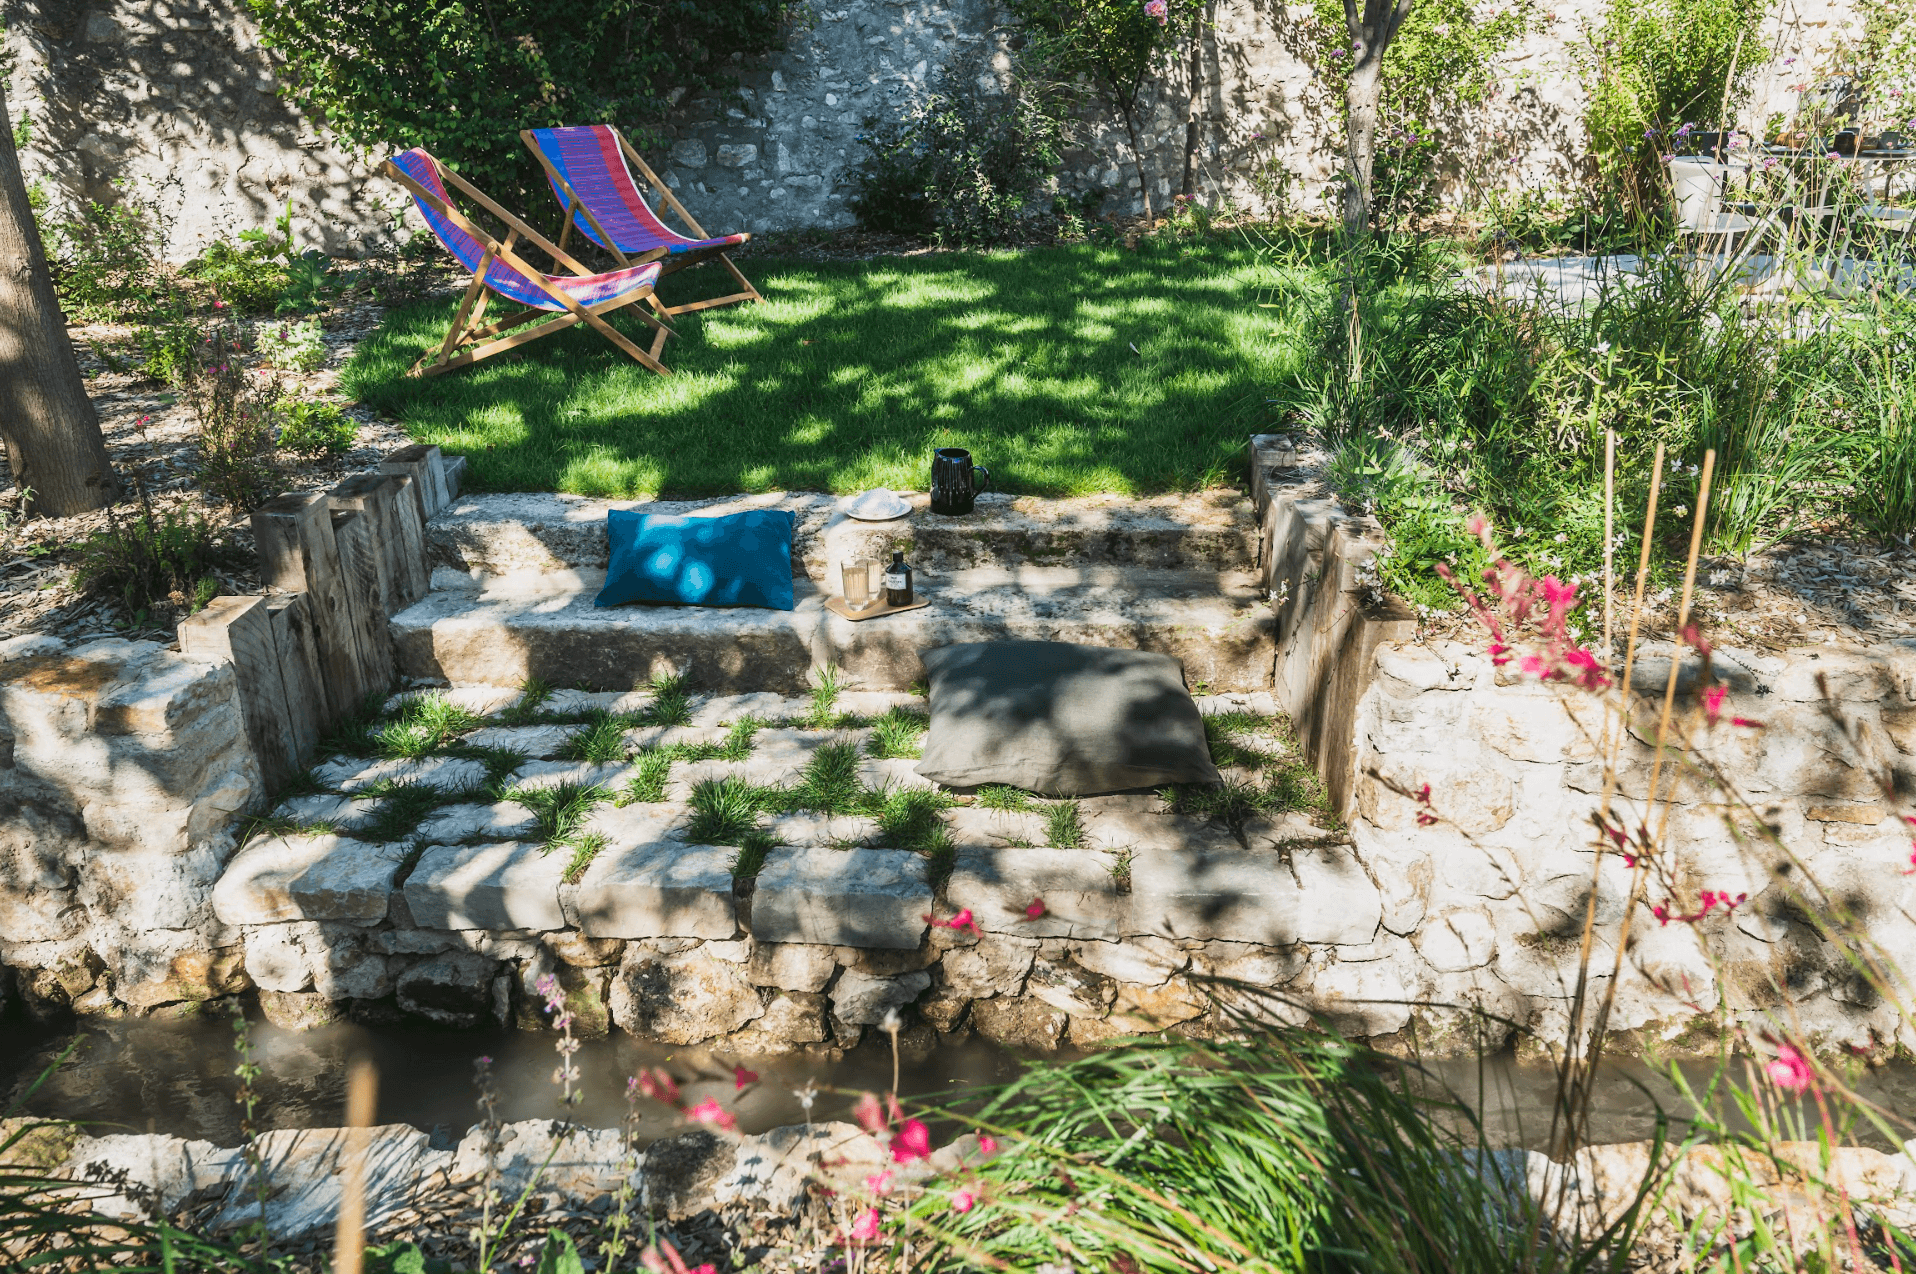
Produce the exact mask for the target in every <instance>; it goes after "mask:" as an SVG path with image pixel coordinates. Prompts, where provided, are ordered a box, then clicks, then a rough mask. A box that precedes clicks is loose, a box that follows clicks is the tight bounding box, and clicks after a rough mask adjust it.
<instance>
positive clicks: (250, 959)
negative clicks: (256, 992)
mask: <svg viewBox="0 0 1916 1274" xmlns="http://www.w3.org/2000/svg"><path fill="white" fill-rule="evenodd" d="M299 930H300V926H297V925H291V924H283V925H261V926H259V927H258V928H256V929H249V930H247V933H246V975H247V976H248V977H250V978H251V979H252V980H253V984H254V985H255V986H257V987H259V989H260V990H262V991H306V990H310V989H311V988H312V985H313V970H312V964H311V962H310V961H309V960H308V959H307V957H306V947H305V944H304V943H302V942H301V941H300V932H299Z"/></svg>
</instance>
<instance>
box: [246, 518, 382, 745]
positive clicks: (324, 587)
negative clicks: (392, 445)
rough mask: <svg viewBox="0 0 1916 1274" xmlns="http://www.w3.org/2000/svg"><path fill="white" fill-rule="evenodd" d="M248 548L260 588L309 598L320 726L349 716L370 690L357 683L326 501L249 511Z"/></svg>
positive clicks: (348, 615) (354, 648)
mask: <svg viewBox="0 0 1916 1274" xmlns="http://www.w3.org/2000/svg"><path fill="white" fill-rule="evenodd" d="M253 543H254V546H255V548H256V550H257V552H258V554H259V570H260V578H261V579H262V580H263V581H264V582H265V583H266V584H268V585H270V586H271V587H273V588H280V589H285V590H286V591H287V592H289V593H306V594H308V595H309V596H310V597H311V599H312V610H313V633H314V637H315V642H314V644H315V646H316V648H317V651H318V655H319V674H320V692H321V694H322V695H323V696H324V697H325V701H326V720H327V721H328V722H332V721H337V720H339V719H340V718H341V717H344V716H348V715H350V714H351V713H352V712H353V711H355V710H356V709H357V708H358V707H359V703H360V701H361V700H362V699H363V698H365V696H366V692H367V691H368V690H369V689H371V687H369V686H367V685H365V684H364V682H363V681H362V680H361V677H360V666H361V665H360V659H359V643H358V640H357V638H356V637H355V636H354V632H353V623H352V610H351V605H350V603H349V601H348V599H347V595H346V588H347V584H346V578H345V574H344V572H343V570H342V569H341V566H340V561H339V545H338V542H337V541H336V540H334V538H333V523H332V519H331V517H330V515H329V510H328V509H327V506H326V497H325V496H324V495H321V494H319V493H318V492H308V493H305V494H297V495H282V496H278V497H276V498H274V499H271V500H268V501H267V502H266V503H265V504H262V505H261V506H260V507H259V508H257V509H255V510H254V511H253Z"/></svg>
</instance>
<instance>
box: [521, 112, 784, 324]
mask: <svg viewBox="0 0 1916 1274" xmlns="http://www.w3.org/2000/svg"><path fill="white" fill-rule="evenodd" d="M519 136H520V137H521V138H522V139H523V140H524V141H525V144H526V147H527V149H529V150H531V151H532V154H533V157H534V158H536V159H537V160H538V161H539V166H540V167H542V168H544V169H545V170H546V180H547V181H549V182H551V183H552V193H553V194H555V195H557V196H558V197H559V202H560V203H561V204H563V205H564V206H565V212H566V223H565V229H564V230H562V231H560V233H559V246H560V247H564V246H565V243H566V239H567V237H568V236H570V235H571V233H572V231H573V230H574V229H575V228H576V229H577V230H578V231H579V233H580V234H582V235H584V236H585V237H586V238H588V239H590V240H591V241H592V242H594V243H596V244H598V245H599V246H600V247H601V248H604V249H605V250H606V251H608V252H610V253H611V254H612V255H613V256H615V257H617V258H618V260H619V264H620V265H632V264H639V263H643V262H647V261H659V262H662V263H663V267H664V268H663V271H662V273H664V274H675V273H677V272H678V271H680V270H683V269H685V268H687V267H688V266H694V265H698V264H699V263H700V262H703V261H706V260H709V259H710V258H712V257H717V258H718V259H719V261H720V262H721V263H723V264H724V266H725V268H726V269H727V270H729V271H731V273H732V277H733V278H734V279H737V280H738V284H739V286H740V287H741V288H743V289H744V291H742V292H734V293H732V294H731V295H729V296H721V297H714V298H713V299H712V300H709V301H694V302H692V303H690V304H688V305H674V306H665V307H662V308H661V309H660V311H659V312H660V313H661V314H666V315H671V314H686V313H689V312H691V311H693V310H709V309H712V308H714V307H716V306H720V305H730V304H732V303H733V302H734V301H763V300H764V299H765V298H764V297H763V296H760V295H759V291H758V289H757V288H755V287H753V286H752V283H751V280H749V279H747V278H746V277H745V275H744V274H742V273H740V271H739V268H738V266H736V265H734V264H733V263H732V258H731V256H730V255H728V254H727V252H726V249H727V248H735V247H737V246H738V245H739V244H741V243H744V242H745V241H746V240H748V239H750V238H751V237H752V236H751V235H749V234H728V235H723V236H721V237H719V238H716V239H714V238H710V237H708V236H707V235H706V233H705V229H704V227H702V226H700V225H699V223H698V222H697V221H695V220H693V218H692V214H691V213H689V212H687V211H686V210H685V205H684V204H682V203H680V202H679V201H678V196H676V195H674V194H673V193H672V189H671V187H669V186H667V185H666V184H665V183H664V182H663V181H660V180H659V176H658V174H657V173H655V172H653V171H652V169H651V168H650V167H648V166H647V164H646V162H645V160H643V159H641V158H640V157H639V152H638V151H636V150H634V149H632V143H630V142H628V141H626V140H625V136H624V134H622V133H620V132H619V130H618V129H616V128H614V127H612V126H611V125H610V124H584V125H579V126H577V127H573V128H528V129H525V130H523V131H522V132H521V133H520V134H519ZM628 165H630V166H628ZM633 167H636V168H637V169H638V170H639V172H640V173H641V174H643V175H644V177H645V179H646V181H648V182H650V183H651V184H652V188H653V189H654V190H656V191H658V192H659V197H660V198H661V199H663V200H664V201H665V204H666V206H667V207H669V208H671V209H672V211H673V212H676V213H677V214H678V215H679V216H680V217H681V218H683V219H684V221H685V224H686V225H688V226H690V227H691V228H692V233H694V234H696V235H698V236H699V237H698V238H696V239H688V238H687V237H686V236H684V235H682V234H680V233H678V232H677V231H676V230H673V229H671V228H670V227H668V226H667V225H666V224H665V223H664V222H663V221H661V220H659V218H658V215H657V214H656V213H654V212H653V211H652V208H651V205H649V204H648V203H646V202H645V196H643V195H642V194H640V193H639V187H638V183H636V182H634V181H633V180H632V168H633Z"/></svg>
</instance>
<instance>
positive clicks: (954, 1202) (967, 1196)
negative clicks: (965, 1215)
mask: <svg viewBox="0 0 1916 1274" xmlns="http://www.w3.org/2000/svg"><path fill="white" fill-rule="evenodd" d="M976 1206H978V1196H977V1195H976V1194H974V1193H972V1192H971V1191H970V1190H960V1191H958V1193H956V1194H954V1195H952V1196H951V1210H952V1211H953V1212H969V1211H971V1210H972V1209H973V1208H974V1207H976Z"/></svg>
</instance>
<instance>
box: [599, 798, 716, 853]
mask: <svg viewBox="0 0 1916 1274" xmlns="http://www.w3.org/2000/svg"><path fill="white" fill-rule="evenodd" d="M691 816H692V810H691V807H689V806H686V805H674V804H671V803H669V802H666V801H651V802H637V803H634V804H631V805H616V804H612V803H610V802H608V803H606V804H602V805H596V806H594V807H593V808H592V811H591V813H589V814H587V815H586V816H585V821H584V822H583V823H582V824H581V825H580V827H581V829H582V830H583V831H585V832H588V833H590V832H597V833H598V834H599V835H601V836H603V837H605V839H606V843H607V844H608V845H610V846H611V847H612V848H613V849H624V848H629V847H632V846H637V845H656V844H659V843H661V842H663V841H677V840H681V839H683V838H682V836H681V833H682V832H683V831H684V828H685V822H686V820H687V819H689V818H690V817H691Z"/></svg>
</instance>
